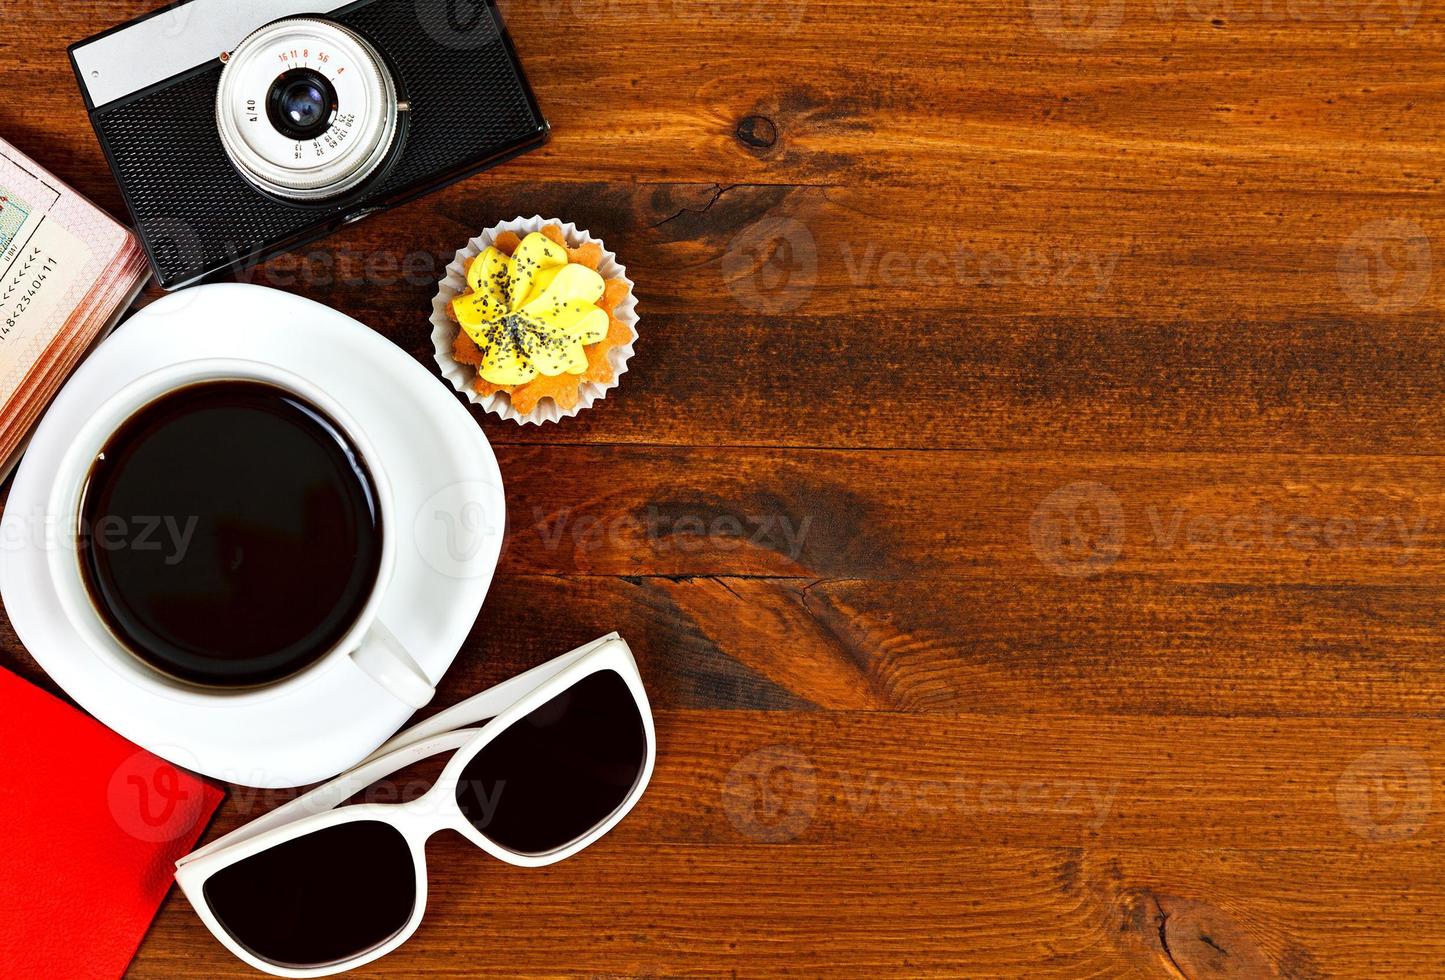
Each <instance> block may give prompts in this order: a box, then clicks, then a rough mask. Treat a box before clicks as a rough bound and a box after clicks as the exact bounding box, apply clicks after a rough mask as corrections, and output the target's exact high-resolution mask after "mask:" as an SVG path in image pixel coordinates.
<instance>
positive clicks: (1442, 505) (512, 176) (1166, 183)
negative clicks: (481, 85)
mask: <svg viewBox="0 0 1445 980" xmlns="http://www.w3.org/2000/svg"><path fill="white" fill-rule="evenodd" d="M151 5H152V0H124V2H119V3H109V2H108V3H100V2H99V0H75V2H71V3H66V4H59V3H49V2H32V3H30V4H27V5H25V6H24V7H22V8H19V11H18V14H16V15H15V16H8V17H7V26H6V31H5V32H4V36H3V37H0V93H3V94H4V95H5V96H6V97H5V98H3V99H0V133H3V134H4V135H5V136H6V137H7V138H8V139H11V140H12V141H14V142H16V143H17V144H19V145H20V146H22V148H24V149H26V150H27V151H28V152H30V153H32V154H33V155H35V156H36V157H38V158H39V159H40V160H41V161H42V162H43V163H45V164H46V165H47V166H49V167H51V168H52V169H54V170H56V171H57V172H58V173H59V174H60V175H61V176H63V177H65V178H66V179H68V180H71V181H72V182H74V183H75V184H76V185H77V186H78V187H80V188H81V189H83V190H84V191H85V192H86V193H88V194H90V195H92V196H93V197H94V198H95V199H96V200H98V201H99V202H100V203H102V204H103V205H104V206H107V207H109V208H111V209H112V210H113V211H115V212H116V213H117V214H119V213H120V197H119V194H118V192H117V191H116V189H115V186H114V184H113V182H112V180H111V178H110V176H109V173H108V171H107V169H106V167H105V164H104V161H103V158H102V156H101V154H100V152H99V150H98V148H97V146H96V143H95V138H94V136H93V134H92V132H91V131H90V128H89V125H88V123H87V121H86V119H85V115H84V112H83V109H82V106H81V102H80V99H79V98H78V97H77V95H76V93H75V88H74V81H73V79H72V77H71V74H70V69H69V66H68V64H67V63H66V60H65V57H64V48H65V46H66V45H67V44H69V43H71V42H73V41H76V40H79V39H80V38H82V37H85V36H87V35H89V34H91V33H93V32H94V31H96V30H98V29H100V28H102V27H105V26H109V25H111V24H114V23H118V22H120V21H121V20H124V19H125V18H127V17H130V16H135V15H138V14H140V13H143V12H145V11H146V10H148V9H149V8H150V6H151ZM14 9H15V8H13V7H12V8H6V13H7V15H8V14H11V13H12V11H13V10H14ZM503 10H504V12H505V14H506V16H507V17H508V20H509V23H510V25H511V27H512V31H513V34H514V37H515V40H516V42H517V45H518V47H519V49H520V51H521V53H522V56H523V58H524V60H525V62H526V64H527V66H528V69H529V72H530V74H531V76H532V80H533V82H534V84H535V87H536V89H537V91H538V95H539V98H540V100H541V102H542V104H543V106H544V108H545V110H546V112H547V115H548V117H549V118H550V120H551V122H552V124H553V139H552V141H551V142H550V143H549V144H548V146H547V147H545V148H544V149H542V150H541V151H539V152H536V153H533V154H530V155H528V156H526V157H524V158H522V159H520V160H517V161H515V162H513V163H511V164H508V165H507V166H505V167H503V168H501V169H499V170H497V171H493V172H491V173H489V174H486V175H483V176H481V177H478V178H475V179H473V180H470V181H467V182H465V183H463V184H461V185H458V186H456V187H452V188H449V189H447V190H445V191H442V192H440V193H437V194H434V195H431V196H429V197H427V198H425V199H423V200H421V201H418V202H415V203H413V204H411V205H408V206H406V207H404V208H400V209H398V210H396V211H394V212H392V213H389V214H385V215H382V216H379V217H376V218H374V219H372V220H370V221H367V222H364V223H362V224H360V225H356V226H353V227H351V228H348V229H347V230H346V231H345V232H344V233H343V234H340V235H337V236H335V237H333V238H331V239H329V240H327V241H325V242H323V243H320V244H318V245H315V246H311V247H308V248H306V249H303V250H301V251H300V252H299V253H297V254H293V255H287V256H281V257H278V258H277V259H274V260H272V261H271V262H268V263H266V264H264V265H262V266H260V267H258V268H255V269H250V270H247V271H245V272H244V273H242V274H241V278H243V279H246V280H249V281H253V282H257V283H261V284H263V285H268V286H272V287H274V288H279V289H284V290H288V291H291V292H296V293H299V294H303V295H307V296H310V297H312V298H315V299H319V300H321V301H323V302H327V303H329V304H331V305H333V306H335V307H337V308H339V309H341V310H343V311H344V312H347V313H349V314H351V315H354V316H356V317H358V318H359V319H361V320H363V321H365V322H366V323H368V324H370V325H371V326H372V327H374V328H375V329H376V330H378V331H380V332H381V333H383V334H384V335H385V336H387V337H388V338H390V339H391V340H393V341H394V342H395V343H397V344H398V345H399V346H400V347H401V348H403V349H404V350H406V351H408V352H409V353H411V354H412V355H413V356H414V357H416V358H417V360H418V361H419V362H421V363H423V364H425V365H427V366H430V365H431V345H430V341H429V333H430V327H429V324H428V323H427V319H426V317H427V311H428V309H429V306H430V300H431V297H432V295H433V293H434V288H435V282H436V280H437V279H438V278H440V277H441V275H442V270H443V269H444V267H445V265H446V263H447V262H448V261H450V259H451V256H452V254H453V252H454V251H455V249H456V248H458V247H459V246H461V245H462V244H463V243H464V242H465V241H466V240H467V239H468V238H470V237H471V236H472V235H474V234H476V233H477V232H478V231H479V230H481V229H482V228H485V227H487V226H489V225H491V224H493V223H494V222H495V221H497V220H500V219H504V218H509V217H512V216H514V215H517V214H532V213H534V212H535V213H542V214H549V215H555V216H558V217H560V218H563V219H567V220H574V221H577V222H578V223H579V224H580V225H582V226H585V227H588V228H590V229H591V230H592V231H593V232H594V233H596V234H598V235H599V236H602V237H604V238H605V239H606V241H607V243H608V245H609V247H611V248H613V249H614V250H615V251H616V252H617V253H618V254H619V256H620V257H621V258H622V260H623V261H624V262H625V263H626V264H627V266H628V268H629V271H630V273H631V275H632V277H633V278H634V279H635V280H636V281H637V283H638V287H637V292H638V298H639V302H640V312H641V315H642V318H643V319H642V325H641V331H642V339H641V342H640V344H639V347H638V354H637V356H636V357H635V358H634V360H633V362H632V364H631V370H630V371H629V373H628V374H627V376H626V378H625V379H624V382H623V385H622V387H621V388H620V389H618V390H617V391H615V392H613V393H612V395H611V396H609V398H608V399H607V400H606V401H605V402H604V403H602V404H601V405H599V406H598V407H597V408H595V409H594V410H592V411H590V412H588V413H586V414H585V415H584V416H582V417H580V418H578V419H576V420H574V421H573V422H571V423H569V424H567V425H565V426H559V427H548V428H544V429H537V428H527V429H520V428H518V427H515V426H512V425H510V424H502V423H500V422H499V421H498V420H496V419H495V418H493V417H490V416H486V415H484V414H482V413H480V412H475V411H474V413H473V414H474V416H475V417H476V419H477V422H478V424H479V425H481V426H482V427H483V429H484V430H485V431H486V433H487V435H488V437H489V438H490V439H491V440H492V441H493V443H494V445H496V446H497V447H498V456H499V460H500V463H501V466H502V471H503V474H504V477H505V480H506V484H507V492H508V504H509V527H508V535H507V543H506V547H505V549H504V554H503V558H502V563H501V566H500V568H499V570H498V575H497V578H496V581H495V584H494V586H493V589H492V593H491V596H490V597H489V599H488V602H487V605H486V607H485V608H484V610H483V612H482V615H481V618H480V619H479V620H478V623H477V625H476V628H475V629H474V630H473V632H472V635H471V636H470V637H469V639H468V640H467V642H466V644H465V646H464V648H463V650H462V651H461V653H460V655H459V656H458V659H457V662H456V665H455V666H454V668H453V669H452V671H451V672H450V673H449V674H448V675H447V677H446V678H445V679H444V680H443V682H442V685H441V688H440V692H439V694H438V698H437V701H436V704H437V705H438V706H444V705H447V704H451V703H454V702H455V701H457V700H460V699H461V698H463V697H465V696H466V695H467V694H469V693H472V692H474V691H476V690H478V689H479V688H481V687H484V686H486V685H487V684H491V683H494V682H496V681H499V680H501V679H503V678H505V677H507V676H510V675H512V674H514V673H516V672H518V671H520V670H522V669H525V668H527V667H529V666H531V665H533V664H535V663H538V662H540V661H542V660H544V659H546V658H547V657H549V656H551V655H554V654H556V653H558V652H561V651H562V650H565V649H567V648H568V647H570V646H572V645H575V644H576V643H579V642H582V641H584V640H586V639H590V638H591V637H593V636H596V635H598V634H599V633H601V632H605V631H607V630H609V629H613V628H616V629H619V630H620V631H621V632H622V633H623V634H624V635H625V636H626V637H627V638H628V639H629V641H630V642H631V644H632V646H633V649H634V651H635V652H636V653H637V656H638V660H639V663H640V665H641V667H642V670H643V673H644V676H645V678H646V681H647V684H648V688H649V691H650V692H651V694H652V697H653V701H654V705H655V707H656V710H657V717H658V726H659V737H660V756H659V764H658V769H657V774H656V777H655V780H654V783H653V785H652V787H651V789H650V790H649V793H648V795H647V797H646V798H645V799H644V801H643V803H642V805H641V806H640V807H639V808H638V809H637V811H635V812H634V813H633V814H632V815H631V816H630V817H629V818H628V819H627V820H626V821H625V822H624V823H623V824H622V825H621V826H619V827H618V828H617V830H616V831H615V832H614V833H613V834H612V835H611V836H609V837H608V838H607V839H606V840H605V841H603V842H601V843H600V844H598V845H597V846H596V847H595V848H593V849H591V850H589V851H587V852H585V853H583V854H582V855H579V856H578V857H577V858H575V859H573V860H570V861H568V862H566V863H564V864H562V865H559V866H557V867H554V868H551V869H546V870H542V871H524V870H521V869H515V868H511V867H508V866H506V865H503V864H501V863H499V862H496V861H492V860H490V859H488V858H487V857H485V856H484V855H482V854H480V853H479V852H477V851H475V850H473V849H472V848H470V847H469V846H467V845H465V844H464V843H463V842H462V841H460V840H459V839H456V838H453V837H438V838H436V839H435V840H434V841H433V842H432V843H431V846H430V848H429V860H430V863H431V871H430V881H431V897H430V903H429V906H430V907H429V910H428V917H427V920H426V922H425V924H424V926H423V928H422V930H421V932H420V933H418V935H417V936H416V937H415V938H414V939H413V940H412V941H411V942H410V943H409V944H408V945H407V946H406V947H405V948H404V949H403V950H401V951H400V952H398V953H397V954H396V955H394V956H392V957H390V958H388V959H386V960H384V961H382V962H380V963H378V964H376V965H375V966H374V967H371V968H369V969H368V970H366V971H363V972H364V973H367V974H373V975H387V974H390V975H397V976H417V975H423V974H425V975H436V976H457V977H460V976H498V977H503V976H505V977H514V976H539V977H540V976H594V977H610V976H635V977H644V976H646V977H655V976H679V975H734V976H774V975H795V976H810V977H811V976H840V977H843V976H846V977H854V976H867V977H877V976H938V977H960V976H967V977H991V976H1029V977H1035V976H1062V977H1086V976H1096V977H1126V976H1129V977H1134V976H1137V977H1188V978H1203V977H1216V976H1228V977H1244V978H1255V977H1271V976H1273V977H1289V978H1324V977H1384V976H1391V977H1393V976H1423V975H1434V974H1437V973H1438V972H1439V962H1440V960H1441V957H1442V954H1445V930H1442V929H1441V928H1440V926H1439V925H1438V923H1439V922H1441V921H1442V920H1445V894H1442V886H1441V884H1440V882H1441V880H1442V879H1445V863H1442V860H1441V858H1440V857H1439V854H1440V853H1441V844H1442V840H1441V836H1442V833H1445V831H1442V823H1441V820H1440V813H1439V811H1440V800H1441V799H1442V798H1445V784H1442V782H1441V773H1442V772H1445V731H1442V728H1441V725H1442V723H1445V673H1442V670H1445V668H1442V666H1441V658H1440V656H1439V651H1440V649H1441V646H1442V640H1445V636H1442V627H1441V625H1440V624H1441V622H1442V612H1445V610H1442V608H1441V605H1442V599H1441V595H1440V590H1439V587H1438V583H1439V582H1440V580H1441V577H1442V574H1445V496H1442V493H1445V483H1442V481H1441V479H1440V476H1439V472H1438V471H1439V459H1440V457H1441V455H1442V454H1445V421H1442V420H1445V384H1442V377H1445V362H1442V356H1441V354H1440V351H1441V349H1442V342H1445V332H1442V323H1445V288H1442V285H1441V283H1442V276H1441V274H1440V271H1439V270H1440V267H1441V265H1442V255H1445V198H1442V194H1445V188H1442V185H1441V181H1442V175H1445V173H1442V172H1445V167H1442V164H1445V156H1442V151H1441V149H1440V147H1441V141H1442V137H1445V81H1442V79H1445V54H1442V52H1445V8H1442V6H1441V5H1440V4H1438V3H1433V2H1419V0H1382V2H1377V0H1332V2H1329V3H1317V2H1312V0H1296V2H1291V3H1275V2H1271V0H1231V2H1228V3H1225V2H1222V0H1177V2H1175V0H1148V2H1143V0H1095V2H1093V3H1091V4H1090V3H1084V4H1074V3H1068V2H1058V0H981V2H976V3H969V4H930V3H922V2H912V0H910V2H902V3H891V4H878V3H871V2H870V3H864V2H862V0H792V2H780V0H743V2H740V3H735V4H720V3H716V2H712V0H656V2H649V3H645V4H629V3H615V2H613V3H607V2H583V0H530V2H529V3H527V4H521V3H515V2H512V0H503ZM157 295H158V293H156V292H155V291H154V290H152V291H151V292H150V293H149V294H148V295H147V296H146V297H145V298H144V299H143V300H142V303H145V302H149V301H152V300H154V299H155V298H156V296H157ZM439 383H440V382H439ZM0 651H3V653H0V663H3V664H4V666H6V667H9V668H11V669H15V670H17V671H19V672H20V673H21V674H22V675H23V676H26V677H28V678H30V679H32V680H35V681H36V682H37V683H40V684H42V685H45V686H47V687H52V686H51V685H50V682H49V681H48V679H47V678H45V676H44V675H43V673H42V672H41V671H40V670H39V668H38V666H37V665H36V664H35V663H34V661H33V660H32V659H31V658H30V657H29V656H28V654H26V653H25V651H24V650H23V649H21V647H20V645H19V643H18V641H17V639H16V637H15V635H14V632H13V630H12V629H11V628H10V626H9V623H8V621H3V620H0ZM52 689H53V687H52ZM433 710H434V709H433ZM424 775H425V774H424V773H423V774H421V775H416V774H411V775H406V776H405V777H398V778H397V780H394V781H392V782H391V783H390V784H388V785H385V786H383V787H381V788H379V789H378V790H377V791H376V792H377V793H380V794H383V795H384V794H386V793H392V794H396V795H397V796H404V795H405V794H406V793H408V792H414V791H417V789H418V788H419V787H420V786H421V785H423V782H421V781H419V780H421V779H422V778H423V777H424ZM286 796H287V794H285V793H256V792H253V791H248V790H244V789H242V788H233V789H232V792H231V795H230V797H229V799H228V802H227V803H226V805H225V806H224V807H223V809H222V812H221V814H220V815H219V816H218V818H217V821H216V826H215V828H213V830H212V833H213V834H216V833H220V832H222V831H224V830H226V829H229V828H231V827H234V826H237V825H239V824H240V823H241V822H244V820H245V819H247V818H248V817H250V816H253V815H255V814H256V813H259V812H262V811H264V810H265V809H267V808H268V807H269V806H271V805H274V804H275V803H278V802H280V801H281V800H282V799H284V798H286ZM0 972H3V971H0ZM132 973H133V975H134V976H137V977H167V978H169V977H180V976H198V977H199V976H205V977H215V976H241V975H246V973H247V971H246V970H245V969H244V968H243V967H242V966H241V965H240V964H239V963H237V962H236V961H234V960H232V959H231V958H230V957H229V956H228V955H227V954H226V953H225V952H224V951H223V950H222V949H221V948H220V947H219V946H218V945H217V944H216V943H215V942H214V941H213V940H212V939H211V937H210V936H209V935H208V934H207V933H206V932H205V930H204V929H203V928H202V927H201V926H200V925H199V924H198V922H197V921H196V919H195V917H194V916H193V915H192V913H191V912H190V910H189V909H188V908H187V906H186V904H185V902H184V900H183V899H181V898H179V897H178V896H176V895H175V894H172V896H171V898H170V899H169V900H168V902H167V904H166V906H165V908H164V909H163V911H162V913H161V915H160V917H159V919H158V920H157V922H156V925H155V927H154V928H153V930H152V932H151V934H150V935H149V937H148V939H147V941H146V943H145V944H144V946H143V947H142V949H141V951H140V954H139V956H138V958H137V960H136V962H135V965H134V967H133V970H132Z"/></svg>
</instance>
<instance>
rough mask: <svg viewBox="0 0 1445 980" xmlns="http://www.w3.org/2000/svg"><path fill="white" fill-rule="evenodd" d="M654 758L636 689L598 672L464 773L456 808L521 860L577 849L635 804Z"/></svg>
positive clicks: (490, 747) (498, 741) (494, 744)
mask: <svg viewBox="0 0 1445 980" xmlns="http://www.w3.org/2000/svg"><path fill="white" fill-rule="evenodd" d="M646 757H647V735H646V732H645V730H644V728H643V725H642V715H641V713H640V712H639V711H638V708H637V702H636V701H635V700H634V699H633V697H632V691H631V690H630V689H629V688H628V687H627V683H626V682H625V681H623V679H622V678H621V676H619V675H618V674H617V673H616V672H615V671H611V670H604V671H600V672H598V673H596V674H590V675H588V676H587V677H585V678H583V679H582V680H581V681H579V682H578V683H577V684H575V685H574V686H573V687H571V688H569V689H568V690H566V691H564V692H562V693H561V694H559V695H557V696H556V697H555V698H553V699H552V700H550V701H548V702H547V703H546V704H544V705H542V706H541V707H540V708H538V709H537V710H535V711H533V712H532V713H531V714H529V715H527V716H526V717H525V718H523V719H521V720H520V721H518V722H517V723H516V724H514V725H512V726H511V727H509V728H508V729H507V730H506V731H504V732H502V733H501V734H500V735H498V736H497V737H496V738H495V739H493V740H492V741H491V742H489V743H488V744H487V745H486V747H485V748H483V749H482V750H481V751H480V752H478V753H477V755H476V757H475V758H474V759H472V761H471V762H470V763H468V764H467V766H466V768H465V769H463V770H462V776H461V782H460V784H459V785H458V786H457V804H458V805H459V806H460V807H461V808H462V812H463V813H464V814H466V817H467V819H468V820H470V821H471V823H472V826H474V827H476V828H477V830H479V831H481V832H482V833H483V834H486V835H487V837H489V838H491V839H492V840H493V841H495V842H496V843H498V844H500V845H501V846H502V847H505V848H506V849H508V850H510V851H516V852H517V853H519V854H543V853H546V852H547V851H553V850H556V849H557V848H559V847H562V846H564V845H567V844H570V843H572V842H573V841H575V840H577V839H578V838H579V837H582V836H584V835H585V834H586V833H587V832H588V831H590V830H592V829H593V828H594V827H596V826H597V825H598V824H600V823H602V822H603V821H604V820H606V819H607V818H608V817H609V816H611V815H612V813H613V812H614V811H615V810H616V809H617V808H618V807H619V806H621V805H622V803H623V801H624V800H626V799H627V795H628V793H630V792H631V791H632V787H633V786H635V785H636V784H637V777H638V775H639V774H640V773H641V772H642V766H643V763H644V762H645V760H646Z"/></svg>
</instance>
